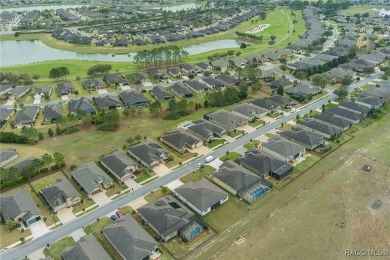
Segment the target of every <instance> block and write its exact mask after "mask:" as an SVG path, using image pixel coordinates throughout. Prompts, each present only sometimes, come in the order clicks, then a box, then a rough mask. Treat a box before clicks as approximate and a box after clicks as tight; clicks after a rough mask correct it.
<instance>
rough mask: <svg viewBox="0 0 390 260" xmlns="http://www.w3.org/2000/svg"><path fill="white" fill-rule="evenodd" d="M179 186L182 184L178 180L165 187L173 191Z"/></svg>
mask: <svg viewBox="0 0 390 260" xmlns="http://www.w3.org/2000/svg"><path fill="white" fill-rule="evenodd" d="M181 185H183V182H181V181H180V180H175V181H173V182H170V183H168V184H167V185H166V186H167V187H168V189H170V190H174V189H176V188H177V187H180V186H181Z"/></svg>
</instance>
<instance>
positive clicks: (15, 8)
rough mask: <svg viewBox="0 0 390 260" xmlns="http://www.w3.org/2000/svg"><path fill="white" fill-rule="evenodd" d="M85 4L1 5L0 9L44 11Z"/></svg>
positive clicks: (9, 10)
mask: <svg viewBox="0 0 390 260" xmlns="http://www.w3.org/2000/svg"><path fill="white" fill-rule="evenodd" d="M83 6H85V5H82V4H79V5H77V4H73V5H41V6H26V7H10V8H8V7H2V8H1V11H8V12H14V11H15V12H26V11H32V10H38V11H44V10H57V9H67V8H77V7H83Z"/></svg>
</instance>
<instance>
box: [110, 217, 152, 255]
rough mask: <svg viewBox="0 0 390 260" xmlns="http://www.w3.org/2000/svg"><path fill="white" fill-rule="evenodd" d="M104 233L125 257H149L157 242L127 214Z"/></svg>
mask: <svg viewBox="0 0 390 260" xmlns="http://www.w3.org/2000/svg"><path fill="white" fill-rule="evenodd" d="M102 232H103V234H104V235H105V236H106V238H107V239H108V240H109V241H110V243H111V244H112V245H113V246H114V248H115V249H116V250H117V251H118V252H119V253H120V255H121V256H122V257H124V259H127V260H138V259H144V258H145V257H147V256H148V255H149V254H150V252H151V251H152V250H153V249H154V247H155V246H156V245H157V243H156V242H155V241H154V240H153V238H152V237H151V236H150V235H149V234H148V233H147V232H146V231H145V230H144V229H143V228H142V227H141V226H140V225H139V224H138V223H137V221H135V220H134V219H133V218H132V217H131V216H129V215H125V216H124V217H123V218H121V219H119V220H117V221H116V223H115V225H111V226H108V227H106V228H104V229H103V230H102Z"/></svg>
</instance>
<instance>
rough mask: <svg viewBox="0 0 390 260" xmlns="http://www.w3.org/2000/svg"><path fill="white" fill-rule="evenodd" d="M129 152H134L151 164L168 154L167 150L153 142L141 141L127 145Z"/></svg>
mask: <svg viewBox="0 0 390 260" xmlns="http://www.w3.org/2000/svg"><path fill="white" fill-rule="evenodd" d="M128 151H129V154H134V155H135V156H137V157H138V158H140V159H141V160H142V161H143V162H145V163H147V164H149V165H150V164H152V163H154V162H156V161H159V160H161V159H163V158H164V157H166V156H168V154H169V153H168V152H167V151H166V150H165V149H164V148H162V147H161V146H159V145H158V144H156V143H153V142H149V141H146V142H143V143H139V144H136V145H133V146H131V147H129V149H128Z"/></svg>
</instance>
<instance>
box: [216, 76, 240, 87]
mask: <svg viewBox="0 0 390 260" xmlns="http://www.w3.org/2000/svg"><path fill="white" fill-rule="evenodd" d="M216 79H217V80H219V81H221V82H222V83H224V84H225V86H238V84H239V83H240V81H239V80H238V79H237V78H236V77H234V76H231V75H226V74H221V75H218V76H217V77H216Z"/></svg>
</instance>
